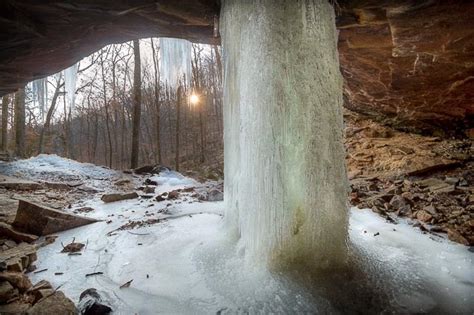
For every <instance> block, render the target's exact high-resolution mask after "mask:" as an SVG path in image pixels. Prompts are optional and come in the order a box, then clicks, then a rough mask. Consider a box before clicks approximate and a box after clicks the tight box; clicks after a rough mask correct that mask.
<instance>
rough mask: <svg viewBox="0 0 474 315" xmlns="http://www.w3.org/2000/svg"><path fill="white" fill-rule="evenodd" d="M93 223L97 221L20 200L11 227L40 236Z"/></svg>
mask: <svg viewBox="0 0 474 315" xmlns="http://www.w3.org/2000/svg"><path fill="white" fill-rule="evenodd" d="M94 222H97V220H95V219H91V218H84V217H80V216H77V215H73V214H69V213H66V212H63V211H58V210H54V209H51V208H48V207H46V206H40V205H38V204H33V203H31V202H29V201H26V200H21V199H20V202H19V204H18V210H17V214H16V217H15V221H14V222H13V224H12V226H13V227H14V228H15V229H17V230H19V231H22V232H24V233H31V234H34V235H39V236H42V235H47V234H52V233H56V232H60V231H65V230H69V229H72V228H75V227H79V226H83V225H87V224H91V223H94Z"/></svg>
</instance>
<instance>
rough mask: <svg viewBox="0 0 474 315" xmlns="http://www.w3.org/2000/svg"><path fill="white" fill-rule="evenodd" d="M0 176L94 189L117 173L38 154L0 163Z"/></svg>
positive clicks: (103, 168)
mask: <svg viewBox="0 0 474 315" xmlns="http://www.w3.org/2000/svg"><path fill="white" fill-rule="evenodd" d="M0 174H3V175H8V176H15V177H22V178H26V179H30V180H41V181H51V182H68V183H72V182H87V185H88V186H92V187H95V188H99V187H100V186H102V185H101V182H102V181H104V180H110V179H112V178H113V177H114V176H118V172H117V171H114V170H111V169H108V168H106V167H102V166H97V165H94V164H89V163H80V162H77V161H74V160H70V159H66V158H62V157H59V156H57V155H55V154H40V155H38V156H35V157H32V158H29V159H25V160H18V161H14V162H0ZM107 184H110V183H107Z"/></svg>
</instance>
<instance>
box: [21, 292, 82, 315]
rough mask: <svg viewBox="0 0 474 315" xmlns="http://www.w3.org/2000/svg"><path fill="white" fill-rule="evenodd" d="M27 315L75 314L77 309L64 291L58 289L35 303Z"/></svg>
mask: <svg viewBox="0 0 474 315" xmlns="http://www.w3.org/2000/svg"><path fill="white" fill-rule="evenodd" d="M26 314H27V315H51V314H57V315H59V314H61V315H75V314H77V309H76V306H75V305H74V303H73V302H72V301H71V300H70V299H68V298H67V297H66V296H65V295H64V293H63V292H61V291H56V292H54V291H53V293H52V294H51V295H49V296H46V297H44V298H43V299H41V300H40V301H38V303H36V304H35V305H33V307H31V308H30V309H29V310H28V311H26Z"/></svg>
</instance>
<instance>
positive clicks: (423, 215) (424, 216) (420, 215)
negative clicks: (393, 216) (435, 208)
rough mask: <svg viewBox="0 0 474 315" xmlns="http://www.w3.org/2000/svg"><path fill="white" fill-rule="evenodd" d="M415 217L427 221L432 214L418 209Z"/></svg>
mask: <svg viewBox="0 0 474 315" xmlns="http://www.w3.org/2000/svg"><path fill="white" fill-rule="evenodd" d="M416 218H417V219H418V220H420V221H422V222H429V221H430V220H431V218H433V216H432V215H431V214H429V213H428V212H426V211H425V210H419V211H417V212H416Z"/></svg>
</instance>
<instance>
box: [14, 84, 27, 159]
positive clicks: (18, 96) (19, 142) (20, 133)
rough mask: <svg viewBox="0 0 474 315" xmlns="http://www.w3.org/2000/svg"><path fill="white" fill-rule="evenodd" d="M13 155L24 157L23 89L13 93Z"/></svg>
mask: <svg viewBox="0 0 474 315" xmlns="http://www.w3.org/2000/svg"><path fill="white" fill-rule="evenodd" d="M15 153H16V155H17V156H19V157H23V156H25V88H24V87H23V88H21V89H20V90H18V92H16V93H15Z"/></svg>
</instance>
